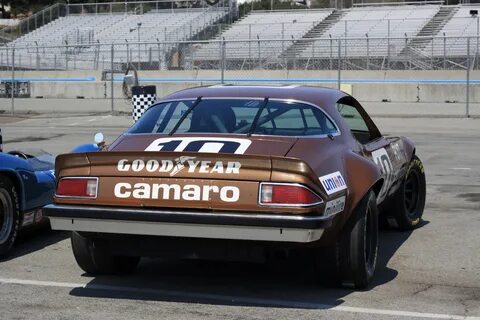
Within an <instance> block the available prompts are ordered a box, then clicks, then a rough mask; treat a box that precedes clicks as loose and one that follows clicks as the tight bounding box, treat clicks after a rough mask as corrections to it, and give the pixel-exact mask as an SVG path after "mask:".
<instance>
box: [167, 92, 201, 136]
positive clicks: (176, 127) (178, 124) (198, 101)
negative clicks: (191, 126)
mask: <svg viewBox="0 0 480 320" xmlns="http://www.w3.org/2000/svg"><path fill="white" fill-rule="evenodd" d="M200 101H202V97H198V98H197V100H195V102H194V103H192V105H191V106H190V107H189V108H188V109H187V111H185V113H184V114H182V116H181V117H180V120H178V122H177V124H176V125H175V127H173V129H172V131H170V133H169V134H168V135H169V136H171V135H173V134H174V133H175V131H177V129H178V128H179V127H180V125H181V124H182V122H183V120H185V118H186V117H187V116H188V115H189V114H190V112H192V110H193V108H195V107H196V106H197V105H198V104H199V103H200Z"/></svg>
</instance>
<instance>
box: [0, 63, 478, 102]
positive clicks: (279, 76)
mask: <svg viewBox="0 0 480 320" xmlns="http://www.w3.org/2000/svg"><path fill="white" fill-rule="evenodd" d="M340 75H341V78H342V83H344V86H343V87H342V88H343V89H344V90H346V91H350V90H351V93H352V94H353V96H355V97H356V98H357V99H358V100H360V101H363V102H380V101H390V102H429V103H432V102H438V103H444V102H465V101H466V86H465V83H466V82H465V81H466V72H465V71H411V70H409V71H342V72H341V74H340ZM11 76H12V74H11V72H5V71H2V72H0V78H1V80H4V81H5V80H7V81H8V80H10V79H11ZM139 78H140V84H141V85H155V86H156V87H157V96H158V97H162V96H165V95H167V94H169V93H172V92H174V91H177V90H181V89H185V88H189V87H193V86H199V85H212V84H218V83H220V78H221V73H220V71H212V70H192V71H189V70H186V71H140V72H139ZM15 79H17V80H20V81H30V93H31V97H32V98H40V97H41V98H73V99H75V98H85V99H108V98H110V94H111V90H110V81H102V73H101V71H24V72H19V71H16V72H15ZM121 79H122V75H121V74H117V75H115V82H114V97H115V98H122V97H123V91H122V80H121ZM224 79H225V83H236V84H273V83H284V84H299V85H300V84H306V85H313V86H327V87H337V79H338V71H312V70H299V71H279V70H273V71H272V70H248V71H226V72H225V74H224ZM470 79H471V84H470V101H471V102H472V103H478V102H480V71H472V72H471V73H470Z"/></svg>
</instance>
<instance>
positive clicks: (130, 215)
mask: <svg viewBox="0 0 480 320" xmlns="http://www.w3.org/2000/svg"><path fill="white" fill-rule="evenodd" d="M44 212H45V214H46V215H47V216H48V217H49V219H50V223H51V226H52V229H54V230H70V231H83V232H98V233H113V234H134V235H155V236H171V237H191V238H208V239H233V240H257V241H278V242H303V243H305V242H313V241H316V240H319V239H320V237H321V236H322V234H323V231H324V229H326V228H328V227H329V226H330V225H331V224H332V219H333V217H334V216H327V217H325V216H295V215H291V216H288V215H275V214H257V213H230V212H215V213H212V212H193V211H191V212H189V211H168V210H146V209H133V208H125V207H117V208H116V207H91V206H88V207H87V206H77V205H55V204H51V205H48V206H46V207H45V208H44Z"/></svg>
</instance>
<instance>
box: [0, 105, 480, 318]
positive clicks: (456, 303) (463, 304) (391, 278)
mask: <svg viewBox="0 0 480 320" xmlns="http://www.w3.org/2000/svg"><path fill="white" fill-rule="evenodd" d="M374 120H375V121H376V123H377V124H378V126H379V128H380V130H381V131H382V132H383V133H385V134H402V135H406V136H408V137H410V138H411V139H412V140H413V141H414V142H415V143H416V146H417V154H418V155H419V157H420V158H421V159H422V160H423V162H424V166H425V169H426V175H427V202H426V209H425V213H424V220H425V221H424V223H423V225H422V226H421V227H420V228H419V229H417V230H415V231H413V232H398V231H392V230H382V231H381V233H380V248H379V260H378V267H377V274H376V276H375V281H374V283H373V285H372V286H371V288H369V289H368V290H365V291H357V292H355V291H352V290H347V289H337V288H332V287H328V286H325V285H320V284H318V283H315V282H313V281H312V272H313V271H312V270H310V268H309V266H308V265H305V262H304V261H302V262H298V261H292V260H287V261H284V262H282V263H279V264H278V265H277V266H275V267H269V266H266V265H262V264H255V263H227V262H207V261H178V260H173V261H172V260H160V259H155V260H154V259H143V260H142V262H141V264H140V266H139V269H138V271H137V272H136V274H134V275H131V276H123V277H114V276H108V277H107V276H101V277H89V276H86V275H85V274H83V272H82V271H81V270H80V268H79V267H78V266H77V265H76V263H75V261H74V258H73V255H72V253H71V247H70V241H69V238H68V237H69V235H68V234H67V233H64V232H52V231H48V230H38V231H35V232H28V233H25V234H23V235H22V236H21V239H20V240H19V242H18V243H17V245H16V247H15V251H14V254H13V256H11V257H10V258H8V259H7V260H5V261H2V262H0V319H102V320H103V319H189V320H192V319H294V318H295V319H426V318H427V319H477V320H478V319H480V232H479V230H480V161H479V160H480V151H479V150H480V119H464V118H438V117H428V116H427V117H422V118H414V117H378V118H375V119H374ZM131 123H132V121H131V118H130V117H129V116H122V115H120V116H118V115H117V116H111V115H109V114H106V113H96V114H89V115H72V114H54V115H50V116H46V115H40V116H34V117H16V118H15V117H3V118H2V117H0V127H1V128H2V132H3V139H4V147H5V149H6V150H12V149H15V148H43V149H45V150H47V151H50V152H52V153H54V154H60V153H64V152H68V151H69V150H70V149H71V148H73V147H74V146H76V145H78V144H81V143H90V142H93V135H94V133H95V132H99V131H101V132H103V133H104V134H105V136H106V139H107V142H112V141H113V140H114V139H115V137H116V136H118V135H119V134H120V133H121V132H122V131H124V130H125V129H126V128H127V127H128V126H129V125H131Z"/></svg>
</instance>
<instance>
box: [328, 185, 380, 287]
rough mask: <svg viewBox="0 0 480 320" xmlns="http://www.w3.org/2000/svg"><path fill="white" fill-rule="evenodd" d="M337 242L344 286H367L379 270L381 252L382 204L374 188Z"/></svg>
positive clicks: (359, 206) (355, 212) (338, 273)
mask: <svg viewBox="0 0 480 320" xmlns="http://www.w3.org/2000/svg"><path fill="white" fill-rule="evenodd" d="M335 245H336V250H335V253H336V262H337V277H338V280H339V282H340V284H341V286H342V287H346V288H354V289H365V288H367V287H368V285H369V284H370V283H371V281H372V279H373V275H374V273H375V268H376V264H377V253H378V208H377V199H376V196H375V193H374V192H373V191H370V192H369V193H367V195H366V196H365V197H364V198H363V199H362V201H361V202H360V203H359V204H358V206H357V208H356V209H355V211H354V213H353V216H352V219H351V220H350V221H349V222H347V224H346V226H345V227H344V230H343V231H342V233H341V235H340V237H339V239H338V240H337V242H336V244H335Z"/></svg>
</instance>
